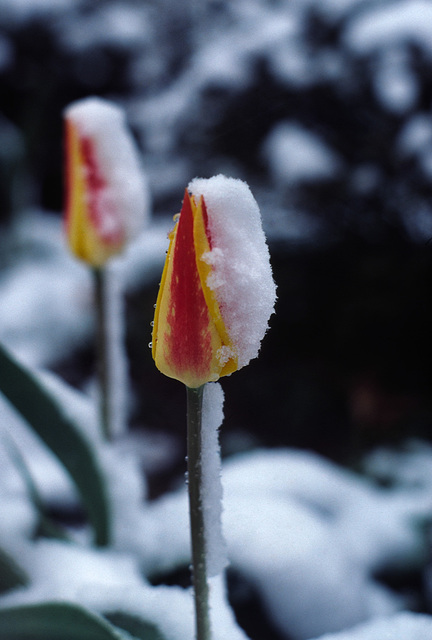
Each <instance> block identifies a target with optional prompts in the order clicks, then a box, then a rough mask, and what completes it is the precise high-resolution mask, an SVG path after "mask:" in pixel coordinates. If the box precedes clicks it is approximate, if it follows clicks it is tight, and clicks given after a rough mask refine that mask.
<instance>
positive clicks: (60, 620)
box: [0, 602, 131, 640]
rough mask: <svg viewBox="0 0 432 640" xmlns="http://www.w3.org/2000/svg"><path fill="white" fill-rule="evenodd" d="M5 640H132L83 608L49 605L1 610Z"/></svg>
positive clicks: (0, 628)
mask: <svg viewBox="0 0 432 640" xmlns="http://www.w3.org/2000/svg"><path fill="white" fill-rule="evenodd" d="M0 638H2V639H3V640H131V636H130V635H129V634H128V633H125V632H123V631H121V630H120V629H116V628H115V627H113V626H112V625H111V624H110V623H109V622H107V621H106V620H105V619H104V618H102V617H101V616H98V615H96V614H94V613H92V612H90V611H88V610H87V609H84V608H83V607H80V606H78V605H75V604H69V603H66V602H65V603H63V602H47V603H43V604H37V605H24V606H17V607H10V608H7V609H0Z"/></svg>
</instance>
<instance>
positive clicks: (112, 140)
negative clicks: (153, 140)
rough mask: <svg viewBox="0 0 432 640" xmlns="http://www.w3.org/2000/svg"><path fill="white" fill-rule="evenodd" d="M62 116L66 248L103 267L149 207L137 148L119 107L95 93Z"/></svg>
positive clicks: (94, 264)
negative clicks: (93, 96)
mask: <svg viewBox="0 0 432 640" xmlns="http://www.w3.org/2000/svg"><path fill="white" fill-rule="evenodd" d="M64 116H65V138H66V139H65V156H66V176H65V178H66V206H65V209H66V211H65V223H66V224H65V226H66V236H67V240H68V243H69V247H70V249H71V251H72V253H74V254H75V255H76V256H77V257H78V258H80V259H81V260H84V261H85V262H87V263H88V264H90V265H92V266H93V267H101V266H103V265H104V264H105V263H106V261H107V260H108V259H109V258H110V257H111V256H114V255H116V254H118V253H120V252H121V251H122V250H123V249H124V247H125V245H126V243H127V242H128V240H130V239H131V238H132V237H133V236H134V235H135V234H136V233H137V232H138V231H139V230H140V228H141V226H142V224H143V222H144V217H145V214H146V210H147V203H146V188H145V183H144V177H143V173H142V171H141V167H140V163H139V159H138V152H137V150H136V147H135V145H134V142H133V139H132V136H131V134H130V133H129V131H128V130H127V128H126V124H125V116H124V113H123V111H122V110H121V109H120V108H119V107H117V106H115V105H113V104H111V103H110V102H107V101H106V100H101V99H99V98H87V99H85V100H80V101H78V102H75V103H73V104H72V105H70V106H69V107H68V108H67V109H66V110H65V113H64Z"/></svg>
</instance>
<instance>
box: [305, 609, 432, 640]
mask: <svg viewBox="0 0 432 640" xmlns="http://www.w3.org/2000/svg"><path fill="white" fill-rule="evenodd" d="M428 638H432V617H431V616H427V615H423V614H418V613H399V614H397V615H394V616H391V617H389V618H383V619H379V620H373V621H372V622H367V623H366V624H362V625H360V626H358V627H356V628H355V629H351V630H349V631H343V632H341V633H332V634H326V635H325V636H320V637H319V638H315V640H427V639H428Z"/></svg>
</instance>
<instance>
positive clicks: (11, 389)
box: [0, 345, 110, 546]
mask: <svg viewBox="0 0 432 640" xmlns="http://www.w3.org/2000/svg"><path fill="white" fill-rule="evenodd" d="M0 391H1V392H2V393H3V394H4V396H5V397H6V398H7V399H8V400H9V402H10V403H11V404H12V405H13V406H14V407H15V409H16V410H17V411H18V412H19V413H20V414H21V415H22V417H23V418H24V419H25V420H26V421H27V422H28V423H29V425H30V426H31V427H32V428H33V430H34V431H35V432H36V433H37V435H38V436H39V437H40V438H41V439H42V440H43V442H44V443H45V444H46V445H47V447H48V448H49V449H51V451H52V452H53V453H54V455H56V456H57V458H58V459H59V460H60V462H61V463H62V464H63V466H64V467H65V469H66V470H67V471H68V473H69V474H70V476H71V478H72V480H73V481H74V483H75V485H76V487H77V489H78V492H79V494H80V496H81V499H82V502H83V505H84V507H85V509H86V511H87V515H88V518H89V521H90V523H91V524H92V526H93V529H94V532H95V543H96V544H97V545H100V546H103V545H106V544H108V543H109V525H110V514H109V506H108V499H107V495H106V491H105V485H104V479H103V477H102V474H101V471H100V469H99V466H98V463H97V460H96V457H95V455H94V452H93V451H92V448H91V446H90V444H89V443H88V442H87V441H86V439H85V438H84V437H83V435H82V434H81V433H80V431H79V428H78V427H77V425H76V424H75V423H74V422H73V420H72V419H71V418H70V417H69V416H67V415H66V413H65V412H64V410H63V408H62V407H61V405H60V403H59V401H58V400H57V399H56V398H55V397H53V395H52V394H51V393H50V392H49V391H48V390H47V389H46V387H45V386H44V384H43V383H42V382H41V381H40V380H39V379H38V377H37V375H36V374H35V373H33V372H32V371H31V370H30V369H28V368H27V367H25V366H24V365H23V364H20V363H19V362H18V361H17V360H16V359H15V358H14V357H13V356H12V355H11V354H9V353H8V352H7V351H6V349H5V348H4V347H3V346H1V345H0Z"/></svg>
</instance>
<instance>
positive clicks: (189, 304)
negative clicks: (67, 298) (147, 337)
mask: <svg viewBox="0 0 432 640" xmlns="http://www.w3.org/2000/svg"><path fill="white" fill-rule="evenodd" d="M275 297H276V295H275V284H274V282H273V277H272V272H271V267H270V261H269V252H268V247H267V244H266V240H265V236H264V232H263V229H262V225H261V216H260V212H259V208H258V205H257V203H256V201H255V199H254V197H253V196H252V194H251V192H250V189H249V187H248V186H247V184H246V183H245V182H242V181H241V180H236V179H233V178H226V177H225V176H222V175H219V176H216V177H214V178H210V179H208V180H206V179H195V180H193V181H192V182H191V183H190V184H189V186H188V188H187V190H186V193H185V198H184V201H183V207H182V210H181V213H180V215H179V217H178V222H177V224H176V226H175V228H174V230H173V231H172V232H171V234H170V245H169V249H168V253H167V258H166V262H165V267H164V271H163V274H162V280H161V285H160V289H159V294H158V298H157V303H156V312H155V318H154V326H153V338H152V343H153V345H152V350H153V358H154V360H155V363H156V366H157V367H158V369H159V370H160V371H161V372H162V373H164V374H165V375H167V376H169V377H171V378H176V379H177V380H180V381H181V382H184V384H185V385H186V386H188V387H190V388H196V387H199V386H201V385H203V384H204V383H206V382H210V381H215V380H218V379H219V378H220V377H221V376H225V375H229V374H231V373H233V372H234V371H236V370H237V369H240V368H241V367H243V366H245V365H246V364H248V362H249V361H250V360H251V359H252V358H255V357H256V356H257V355H258V351H259V348H260V344H261V340H262V338H263V337H264V334H265V332H266V330H267V328H268V320H269V317H270V315H271V314H272V312H273V310H274V303H275Z"/></svg>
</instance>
